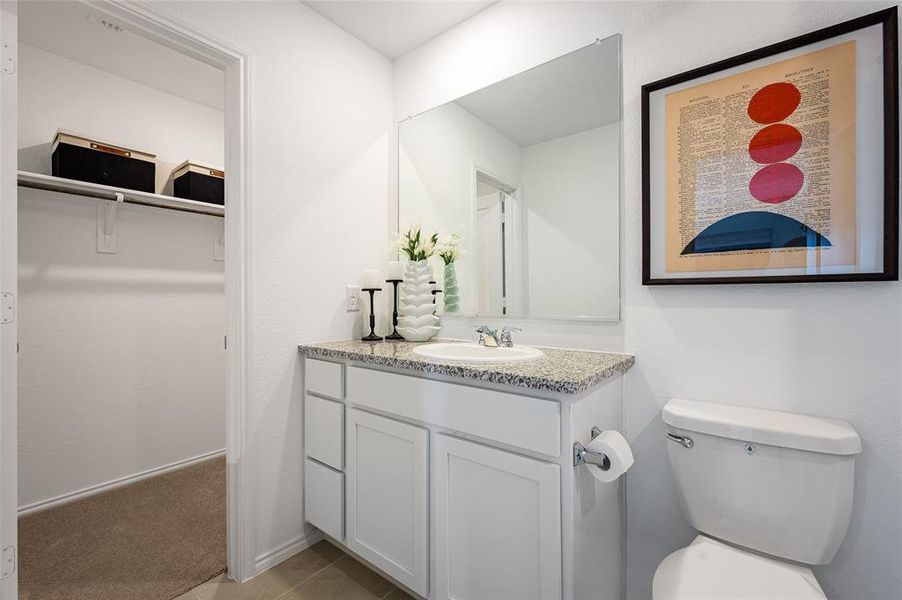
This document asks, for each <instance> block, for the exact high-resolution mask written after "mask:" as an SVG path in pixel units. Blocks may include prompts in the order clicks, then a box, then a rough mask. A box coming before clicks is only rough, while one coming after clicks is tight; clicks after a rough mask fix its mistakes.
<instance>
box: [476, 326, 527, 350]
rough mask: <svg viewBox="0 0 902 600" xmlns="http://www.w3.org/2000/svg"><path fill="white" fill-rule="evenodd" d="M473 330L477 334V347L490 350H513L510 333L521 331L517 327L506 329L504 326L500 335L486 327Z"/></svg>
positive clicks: (495, 330)
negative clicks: (485, 347) (486, 347)
mask: <svg viewBox="0 0 902 600" xmlns="http://www.w3.org/2000/svg"><path fill="white" fill-rule="evenodd" d="M474 330H475V331H476V333H478V334H479V345H480V346H488V347H490V348H497V347H501V348H513V347H514V340H513V339H512V338H511V333H513V332H515V331H523V330H522V329H520V328H519V327H508V326H506V325H505V326H504V327H502V328H501V333H498V330H497V329H495V328H493V327H490V326H488V325H480V326H479V327H474Z"/></svg>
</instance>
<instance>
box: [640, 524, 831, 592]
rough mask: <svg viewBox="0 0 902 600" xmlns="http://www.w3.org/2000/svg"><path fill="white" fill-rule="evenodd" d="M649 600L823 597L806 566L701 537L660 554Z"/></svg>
mask: <svg viewBox="0 0 902 600" xmlns="http://www.w3.org/2000/svg"><path fill="white" fill-rule="evenodd" d="M653 590H654V591H653V597H654V600H690V599H691V600H740V599H744V600H752V599H754V600H762V599H779V600H826V596H825V595H824V592H823V591H822V590H821V587H820V586H819V585H818V583H817V580H816V579H815V578H814V574H813V573H812V572H811V570H810V569H807V568H805V567H802V566H798V565H793V564H790V563H785V562H782V561H778V560H775V559H771V558H766V557H763V556H760V555H758V554H754V553H752V552H749V551H746V550H742V549H739V548H734V547H733V546H729V545H727V544H724V543H722V542H718V541H716V540H712V539H710V538H707V537H705V536H701V535H700V536H698V537H697V538H695V540H694V541H693V542H692V544H690V545H689V546H687V547H685V548H683V549H681V550H677V551H676V552H674V553H673V554H671V555H670V556H668V557H667V558H665V559H664V560H663V561H662V562H661V564H660V566H658V569H657V571H655V579H654V584H653Z"/></svg>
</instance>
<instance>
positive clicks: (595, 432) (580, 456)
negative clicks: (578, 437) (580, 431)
mask: <svg viewBox="0 0 902 600" xmlns="http://www.w3.org/2000/svg"><path fill="white" fill-rule="evenodd" d="M599 435H601V429H599V428H598V427H592V439H593V440H594V439H595V438H597V437H598V436H599ZM583 463H585V464H587V465H596V466H598V467H599V468H600V469H601V470H602V471H607V470H608V469H610V468H611V459H609V458H608V456H607V455H606V454H605V453H604V452H593V451H592V450H589V449H588V448H586V447H585V446H583V445H582V444H580V443H579V442H574V443H573V466H574V467H578V466H579V465H581V464H583Z"/></svg>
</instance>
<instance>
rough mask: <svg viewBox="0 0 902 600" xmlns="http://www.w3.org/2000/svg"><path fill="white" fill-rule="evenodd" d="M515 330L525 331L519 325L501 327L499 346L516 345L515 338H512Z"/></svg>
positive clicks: (511, 346) (509, 346)
mask: <svg viewBox="0 0 902 600" xmlns="http://www.w3.org/2000/svg"><path fill="white" fill-rule="evenodd" d="M515 331H523V330H522V329H520V328H519V327H508V326H507V325H505V326H503V327H502V328H501V336H500V339H499V341H498V345H499V346H504V347H506V348H513V347H514V340H513V339H512V338H511V333H513V332H515Z"/></svg>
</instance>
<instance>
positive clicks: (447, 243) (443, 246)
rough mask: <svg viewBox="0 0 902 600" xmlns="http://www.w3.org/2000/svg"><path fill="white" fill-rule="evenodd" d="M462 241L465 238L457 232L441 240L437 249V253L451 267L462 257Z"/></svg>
mask: <svg viewBox="0 0 902 600" xmlns="http://www.w3.org/2000/svg"><path fill="white" fill-rule="evenodd" d="M462 239H463V236H462V235H461V234H460V232H457V231H455V232H454V233H452V234H451V235H449V236H447V237H443V238H441V239H440V240H439V242H438V244H437V245H436V247H435V253H436V254H438V255H439V256H440V257H441V258H442V260H443V261H444V262H445V264H446V265H450V264H451V263H453V262H454V261H455V260H457V259H458V258H459V257H460V242H461V240H462Z"/></svg>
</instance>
